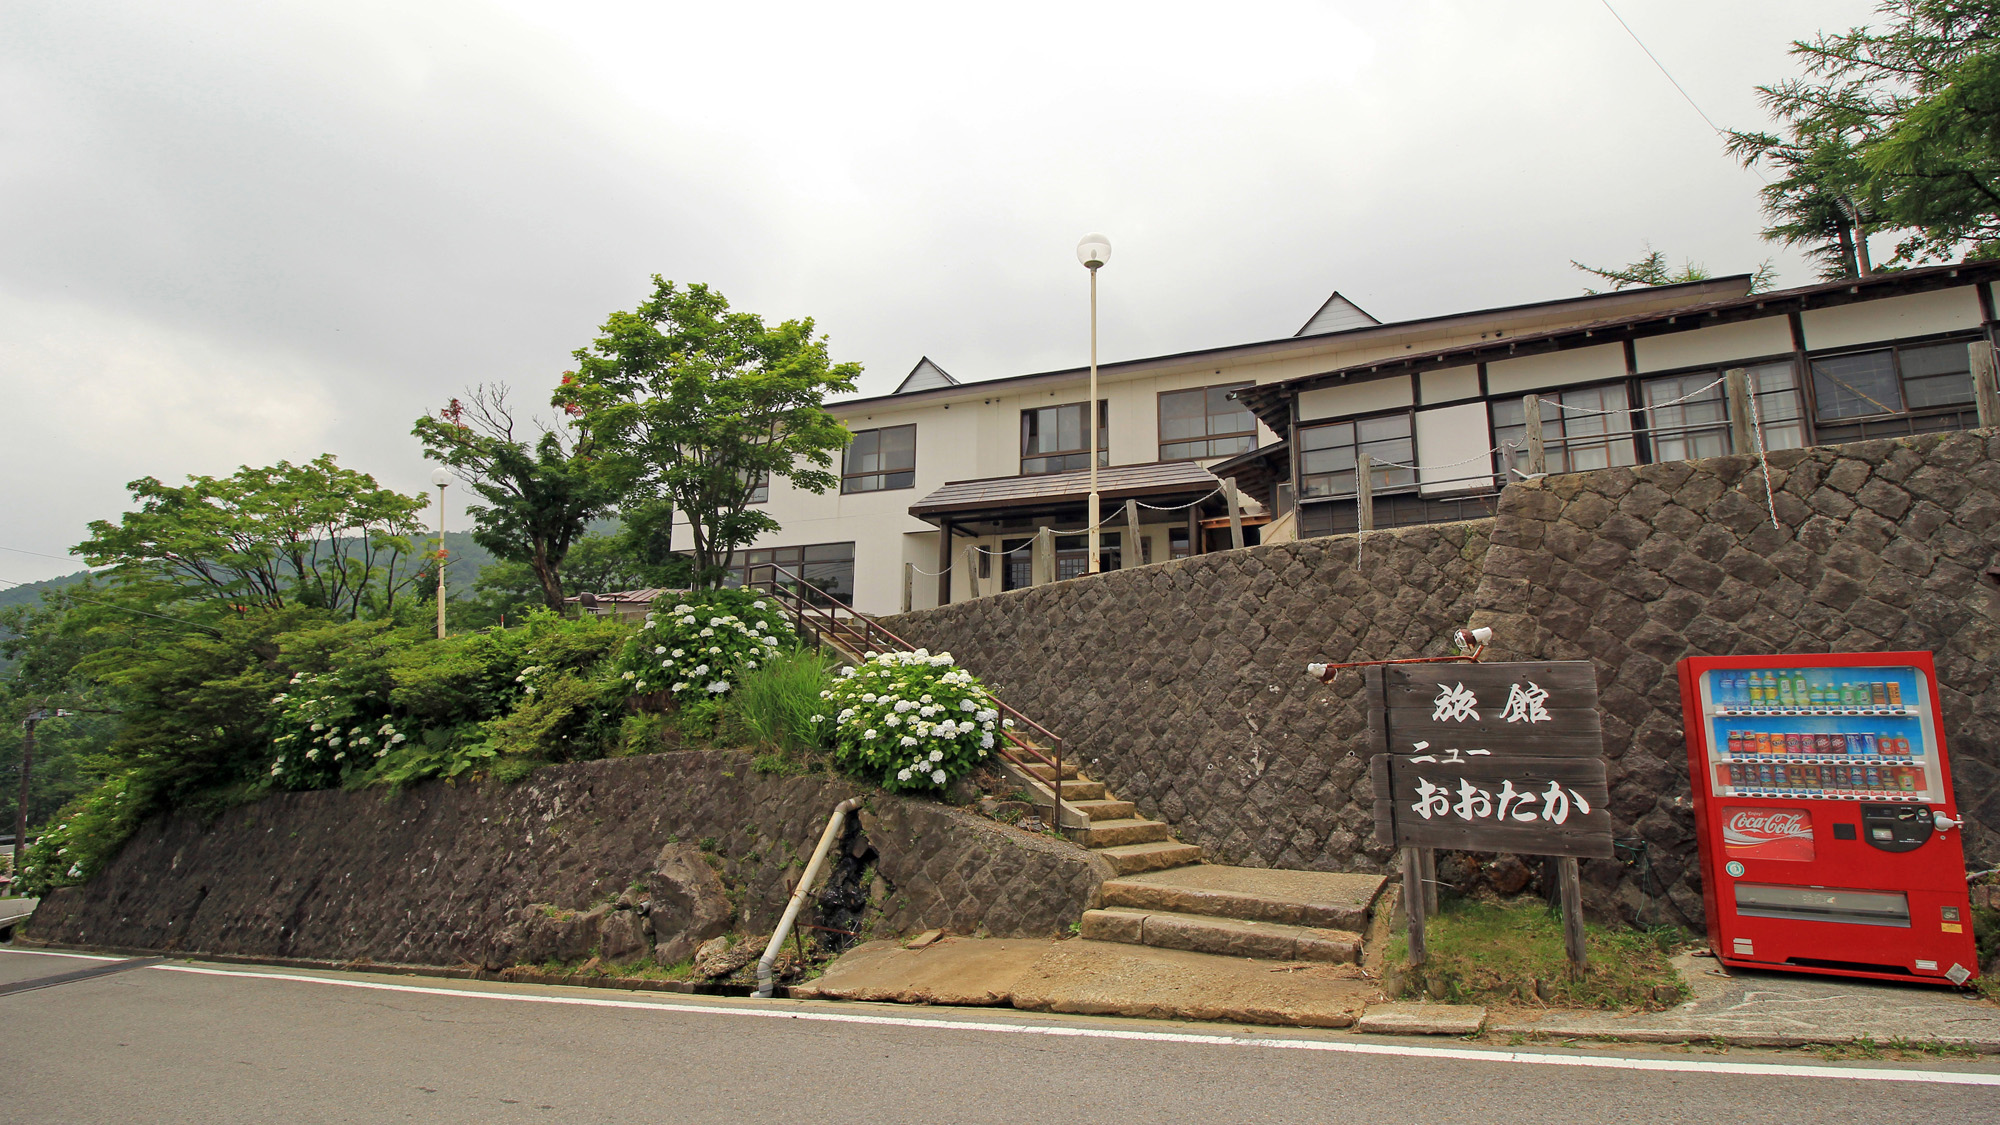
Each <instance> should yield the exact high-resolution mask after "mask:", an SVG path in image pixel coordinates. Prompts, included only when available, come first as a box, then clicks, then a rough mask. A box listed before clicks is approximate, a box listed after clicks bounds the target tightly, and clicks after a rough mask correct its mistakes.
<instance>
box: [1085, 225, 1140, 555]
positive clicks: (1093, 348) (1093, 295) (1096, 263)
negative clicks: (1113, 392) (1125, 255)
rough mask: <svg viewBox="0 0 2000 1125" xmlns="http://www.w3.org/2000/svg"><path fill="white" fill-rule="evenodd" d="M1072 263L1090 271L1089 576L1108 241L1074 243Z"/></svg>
mask: <svg viewBox="0 0 2000 1125" xmlns="http://www.w3.org/2000/svg"><path fill="white" fill-rule="evenodd" d="M1076 260H1077V261H1079V262H1082V263H1083V268H1084V269H1087V270H1089V271H1090V422H1089V425H1090V516H1089V519H1090V563H1089V567H1090V573H1092V574H1096V573H1097V572H1098V571H1099V570H1100V569H1102V560H1101V558H1100V557H1099V555H1098V545H1097V544H1098V532H1097V508H1098V500H1097V427H1098V426H1099V425H1100V424H1101V423H1100V420H1099V419H1098V417H1097V271H1098V270H1100V269H1103V268H1104V263H1106V262H1108V261H1110V260H1111V240H1110V239H1108V238H1106V237H1104V236H1103V235H1101V234H1086V235H1084V236H1083V239H1082V241H1080V242H1078V243H1077V244H1076ZM1137 549H1138V548H1137V545H1136V544H1126V545H1125V550H1127V551H1132V550H1137Z"/></svg>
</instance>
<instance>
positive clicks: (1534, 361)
mask: <svg viewBox="0 0 2000 1125" xmlns="http://www.w3.org/2000/svg"><path fill="white" fill-rule="evenodd" d="M1624 377H1625V347H1624V345H1622V344H1599V345H1598V346H1596V347H1592V348H1573V349H1571V350H1569V351H1562V352H1550V353H1548V354H1546V355H1531V356H1526V357H1523V358H1521V359H1503V360H1499V361H1497V362H1494V363H1489V364H1487V365H1486V390H1487V393H1489V394H1495V395H1506V394H1522V393H1524V392H1527V391H1534V390H1540V389H1542V388H1544V387H1560V386H1567V385H1569V384H1573V383H1596V382H1601V381H1602V380H1605V379H1623V378H1624Z"/></svg>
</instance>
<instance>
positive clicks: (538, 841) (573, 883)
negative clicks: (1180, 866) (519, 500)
mask: <svg viewBox="0 0 2000 1125" xmlns="http://www.w3.org/2000/svg"><path fill="white" fill-rule="evenodd" d="M863 793H866V794H867V804H866V805H865V806H864V807H863V811H862V813H861V817H862V824H863V826H864V829H865V831H866V836H867V840H868V843H869V845H870V846H872V847H873V848H874V850H875V852H876V861H875V864H876V867H875V874H876V876H877V877H878V878H879V879H880V881H881V885H880V887H879V888H878V890H879V901H878V902H877V904H876V911H875V913H874V918H873V923H874V925H873V928H874V931H875V933H876V934H877V935H878V936H884V935H892V934H898V933H912V932H915V931H918V930H924V929H933V928H937V929H946V930H950V931H951V932H954V933H964V934H970V933H979V932H985V933H990V934H993V935H995V936H1001V937H1016V936H1021V937H1026V936H1047V935H1050V934H1054V933H1056V932H1058V931H1060V930H1062V929H1064V928H1065V927H1067V926H1068V925H1069V924H1070V923H1072V922H1075V921H1076V919H1077V918H1078V917H1079V916H1081V914H1082V913H1083V910H1084V907H1085V906H1086V904H1087V903H1088V901H1089V898H1090V896H1091V893H1092V892H1093V891H1094V890H1095V889H1096V887H1097V885H1098V883H1100V882H1101V881H1102V880H1103V878H1104V877H1105V875H1106V874H1108V868H1106V867H1105V866H1104V865H1103V863H1102V861H1101V860H1097V859H1095V858H1094V857H1092V856H1090V855H1088V854H1087V853H1084V852H1082V851H1080V850H1078V849H1076V848H1074V847H1071V846H1069V845H1068V844H1065V843H1061V842H1059V841H1056V840H1052V839H1048V838H1045V837H1040V836H1035V835H1031V834H1029V833H1025V832H1021V831H1019V830H1017V829H1012V828H1008V827H1005V826H1003V825H1000V824H997V823H995V822H993V821H990V820H985V819H983V818H980V817H977V816H975V815H972V814H970V813H967V812H963V811H961V810H958V809H953V808H949V807H946V806H943V805H939V804H936V803H934V802H929V801H920V800H909V799H905V798H900V797H895V796H891V795H888V794H885V793H881V792H878V791H868V790H863V789H862V788H861V787H859V786H856V785H854V784H852V783H850V782H847V781H844V780H839V779H835V778H829V777H823V776H811V777H777V776H771V775H765V774H759V773H756V772H755V771H753V770H752V769H751V766H750V757H749V755H747V754H741V753H734V752H723V751H710V752H702V751H683V752H676V753H669V754H657V755H650V756H646V757H638V758H622V759H614V760H608V761H600V762H583V763H576V764H571V765H561V766H550V767H546V768H544V769H541V770H538V771H537V772H536V773H535V774H533V775H532V776H531V777H530V778H528V779H527V780H525V781H522V782H519V783H517V784H514V785H505V786H502V785H488V786H474V785H462V786H450V785H443V784H429V785H424V786H420V787H418V788H416V789H413V790H411V791H409V792H406V793H402V794H397V795H394V796H385V795H384V794H383V793H382V792H381V791H380V790H375V791H363V792H343V791H335V790H328V791H321V792H313V793H288V794H282V795H277V796H273V797H270V798H268V799H266V800H263V801H260V802H257V803H256V804H252V805H246V806H244V807H241V808H237V809H233V810H230V811H229V812H227V813H225V814H223V815H222V816H221V817H220V818H218V819H217V820H215V821H214V822H213V823H204V822H202V821H200V820H198V819H197V818H194V817H190V816H180V815H176V816H169V817H166V818H162V819H159V820H154V821H150V822H148V823H147V824H146V825H145V826H144V827H142V828H141V829H140V831H139V833H138V835H137V836H135V837H134V838H133V839H132V840H131V841H130V842H129V843H127V844H126V845H125V847H124V849H123V850H121V851H120V852H119V854H118V857H117V858H116V859H115V860H114V861H113V862H112V863H111V864H110V865H109V866H108V867H107V868H106V870H105V871H104V872H103V873H102V874H101V875H99V876H98V877H97V878H96V879H95V880H93V881H92V882H91V883H90V884H89V885H88V886H85V887H72V888H66V889H63V890H60V891H57V892H55V893H54V894H52V895H50V896H49V898H48V899H47V900H45V901H44V902H43V904H42V907H41V910H40V911H39V912H38V914H37V915H36V917H35V920H34V923H33V926H32V927H31V930H30V932H29V936H30V937H33V938H36V939H38V940H43V941H55V942H63V943H72V944H85V945H102V946H112V947H118V948H125V949H150V950H165V951H173V952H179V953H186V954H200V953H215V954H231V955H237V956H251V957H277V958H300V959H327V960H353V959H359V958H366V959H369V960H373V961H377V962H397V963H407V964H420V965H455V964H459V963H462V962H468V961H469V962H473V963H481V962H484V961H486V960H488V959H490V958H492V957H494V956H496V955H501V956H502V959H503V960H504V957H505V956H506V955H511V954H509V953H508V949H507V946H508V940H507V932H508V929H509V927H510V926H511V925H513V924H514V923H516V922H517V921H518V920H519V918H520V917H521V916H522V914H523V911H524V909H525V908H527V907H529V906H530V905H531V904H546V905H547V906H548V907H550V908H551V909H552V910H554V911H560V912H564V913H567V912H570V911H588V910H589V909H590V908H592V907H594V906H599V905H602V904H604V903H607V902H610V901H612V900H613V899H615V898H616V897H617V896H618V895H619V894H620V893H621V892H624V891H626V890H627V888H628V887H631V886H632V885H633V884H635V883H639V884H643V883H645V882H646V881H647V877H648V874H649V873H650V872H651V871H652V870H653V868H654V865H655V863H656V861H657V858H658V856H659V854H660V852H661V849H662V848H663V846H665V845H666V844H668V843H669V842H670V841H674V840H679V841H681V842H683V843H688V844H694V845H696V846H698V847H700V848H701V849H702V850H703V851H704V852H706V853H708V854H711V855H713V856H714V857H715V858H716V861H717V867H718V874H719V875H720V876H721V879H722V882H723V883H724V884H725V885H727V886H728V887H729V888H730V889H731V893H732V897H734V898H735V899H736V901H735V903H734V911H735V917H734V919H733V923H734V926H735V928H737V929H739V930H741V931H743V932H746V933H750V934H757V933H765V932H768V931H769V930H770V928H771V927H772V926H773V925H775V924H776V921H777V918H778V915H779V913H780V912H781V911H782V910H783V908H784V903H785V900H786V898H787V896H788V895H789V894H790V893H791V887H792V881H793V880H795V879H797V878H798V873H799V871H800V870H801V869H802V868H803V867H804V864H805V860H806V858H807V856H809V855H810V852H811V849H812V846H813V844H814V843H816V842H817V841H818V838H819V834H820V831H821V829H822V828H823V827H824V826H825V824H826V818H827V815H828V814H829V813H830V812H831V810H832V808H833V806H834V805H835V804H837V803H838V802H840V801H841V800H843V799H845V798H847V797H850V796H854V795H857V794H863ZM802 853H803V854H802Z"/></svg>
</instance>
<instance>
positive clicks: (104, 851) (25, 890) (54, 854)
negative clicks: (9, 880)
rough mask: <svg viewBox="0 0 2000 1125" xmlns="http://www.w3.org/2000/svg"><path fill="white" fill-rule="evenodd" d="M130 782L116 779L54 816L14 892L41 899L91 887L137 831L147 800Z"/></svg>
mask: <svg viewBox="0 0 2000 1125" xmlns="http://www.w3.org/2000/svg"><path fill="white" fill-rule="evenodd" d="M131 784H132V783H131V780H130V779H129V778H128V777H125V776H123V775H120V776H116V777H112V778H110V779H109V780H107V781H105V782H104V783H103V784H102V785H99V786H98V787H97V788H96V789H93V790H91V791H90V792H89V793H86V794H84V795H83V796H81V797H78V798H77V799H76V800H74V801H71V802H70V803H69V804H68V805H66V806H64V808H63V810H62V811H61V812H59V813H57V814H56V818H55V821H56V822H55V824H54V825H53V826H51V827H48V828H45V829H43V831H42V834H41V836H40V838H38V839H37V840H36V841H35V842H34V843H33V844H31V845H29V846H28V854H27V855H26V856H24V857H23V858H22V860H21V871H20V878H19V879H18V881H17V882H16V884H15V887H16V889H17V890H18V891H19V892H20V893H21V894H25V895H35V896H41V895H45V894H48V893H49V892H50V891H52V890H54V889H55V888H57V887H70V886H75V885H77V884H79V883H85V882H88V881H89V880H90V879H91V878H92V877H93V876H95V875H96V874H97V873H98V872H99V871H101V870H103V869H104V865H105V864H107V863H109V862H111V857H113V856H115V855H117V854H118V849H119V848H120V847H121V846H123V845H124V843H125V841H126V840H127V839H128V838H130V837H131V835H132V833H133V832H135V831H137V830H138V827H139V820H140V817H141V812H142V808H143V806H144V805H145V803H146V802H145V801H143V800H141V799H139V796H138V794H136V793H134V792H132V791H131Z"/></svg>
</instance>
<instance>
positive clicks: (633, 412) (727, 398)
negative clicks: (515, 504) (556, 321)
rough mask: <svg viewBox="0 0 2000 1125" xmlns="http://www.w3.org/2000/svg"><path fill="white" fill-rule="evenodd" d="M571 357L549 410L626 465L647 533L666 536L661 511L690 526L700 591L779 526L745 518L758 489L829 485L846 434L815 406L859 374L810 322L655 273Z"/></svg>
mask: <svg viewBox="0 0 2000 1125" xmlns="http://www.w3.org/2000/svg"><path fill="white" fill-rule="evenodd" d="M576 359H577V370H576V371H575V372H574V373H573V377H568V378H565V379H564V381H563V385H562V387H560V388H559V389H558V390H557V394H556V402H557V403H558V404H560V405H563V406H565V407H571V408H574V409H577V410H580V411H582V413H583V419H584V422H585V424H586V425H588V426H589V427H590V430H591V432H592V433H594V434H596V435H597V436H598V437H599V438H600V439H601V440H602V441H603V443H604V446H605V450H606V452H607V454H609V453H613V452H615V453H616V454H617V455H618V456H619V457H620V458H621V460H622V461H624V463H626V464H627V465H628V466H629V467H630V471H631V473H632V476H633V481H634V490H633V493H632V494H631V497H630V500H632V501H633V502H635V503H638V502H649V503H650V504H651V505H652V507H651V508H650V513H651V515H652V516H653V517H655V520H654V526H656V527H658V526H665V527H670V526H671V514H672V513H671V512H669V511H665V509H666V508H667V507H669V506H670V507H671V509H672V511H677V512H679V513H680V515H681V516H682V517H684V518H685V519H686V520H687V521H688V528H689V531H690V534H691V537H692V538H693V540H694V542H693V548H694V562H695V573H696V581H697V583H698V584H700V585H704V586H707V585H713V584H715V583H716V582H717V581H719V580H720V577H721V575H722V573H723V564H724V563H726V562H727V561H728V559H729V556H730V553H731V552H733V551H734V550H736V548H738V547H740V546H742V545H744V544H746V543H749V542H750V541H751V540H753V539H755V538H756V537H757V536H758V535H760V534H762V533H765V532H769V531H776V530H777V529H778V521H777V520H775V519H773V518H771V516H770V515H769V514H768V513H766V512H764V511H761V510H756V509H752V508H750V507H749V503H750V496H751V493H752V492H753V491H755V489H756V488H757V486H758V484H759V483H760V482H761V481H764V480H767V479H778V478H785V479H788V480H790V481H791V482H792V485H793V487H796V488H800V489H803V490H805V491H807V492H825V491H826V490H828V489H830V488H832V487H834V486H835V485H836V484H838V483H839V480H840V478H839V476H838V475H837V474H836V473H834V472H833V471H832V469H831V466H832V464H833V454H834V453H835V451H837V450H840V449H843V448H845V447H846V445H847V442H848V440H849V438H850V436H851V435H850V434H849V433H848V431H847V429H846V428H845V427H843V426H842V425H841V424H840V423H839V421H837V420H836V419H835V418H834V417H833V415H831V414H829V413H827V411H826V409H825V408H824V406H823V405H822V404H823V403H824V401H825V398H826V396H827V395H829V394H833V393H839V392H846V391H851V390H853V389H854V380H855V378H856V377H857V376H859V375H860V374H861V365H860V364H857V363H838V364H836V363H834V362H833V361H832V359H831V358H830V357H829V354H828V350H827V343H826V338H825V337H823V336H822V337H815V336H814V335H813V322H812V321H811V320H810V319H805V320H787V321H784V322H783V323H780V324H777V325H766V324H765V323H764V320H763V318H762V317H759V316H757V315H755V314H753V313H744V312H731V311H730V309H729V302H728V301H727V300H725V299H724V298H723V296H722V294H720V293H717V292H716V291H714V290H713V289H710V288H709V287H708V286H706V285H701V284H693V285H689V286H687V287H686V288H684V289H683V288H681V287H679V286H676V285H675V284H674V283H673V282H671V281H667V280H665V279H663V278H661V277H659V276H658V275H655V276H654V278H653V293H652V296H651V297H649V298H648V299H647V300H646V301H645V302H644V303H642V304H641V305H639V307H638V308H636V309H634V310H633V311H631V312H617V313H613V314H612V315H611V318H610V319H609V320H607V321H606V322H605V324H604V327H603V329H602V330H601V334H600V335H599V337H598V338H597V340H596V342H595V343H594V344H593V345H592V346H591V347H589V348H584V349H581V350H579V351H577V353H576ZM660 518H665V519H666V520H667V522H666V523H664V524H662V523H660V522H659V520H660Z"/></svg>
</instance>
